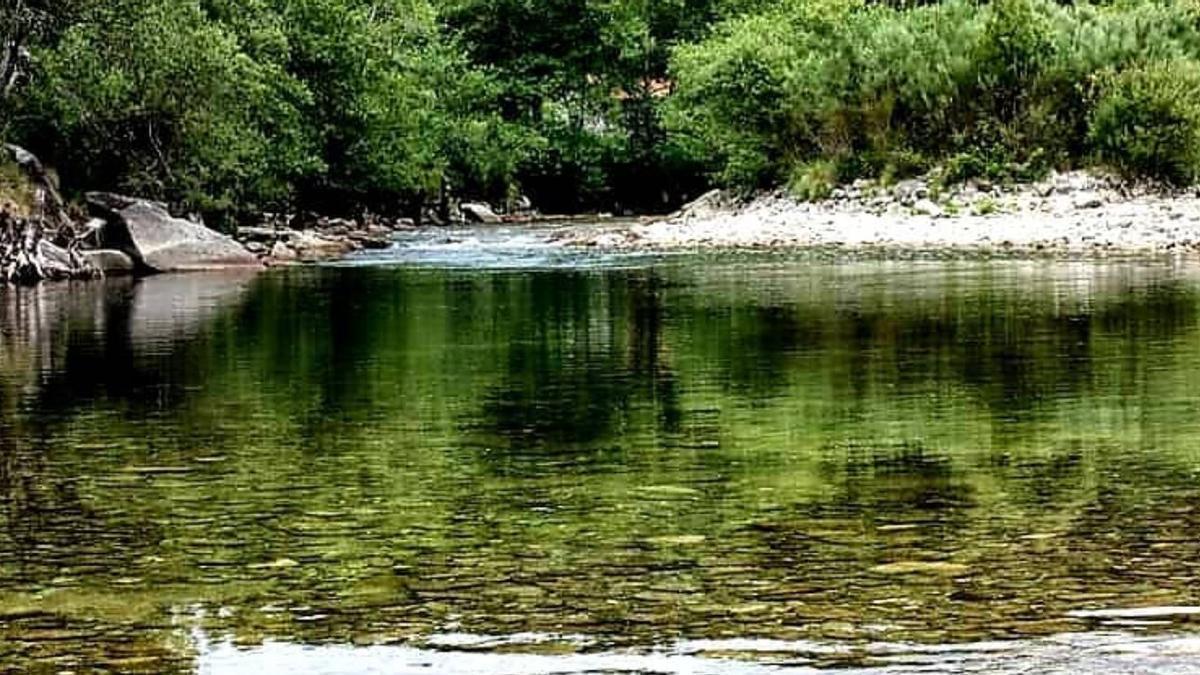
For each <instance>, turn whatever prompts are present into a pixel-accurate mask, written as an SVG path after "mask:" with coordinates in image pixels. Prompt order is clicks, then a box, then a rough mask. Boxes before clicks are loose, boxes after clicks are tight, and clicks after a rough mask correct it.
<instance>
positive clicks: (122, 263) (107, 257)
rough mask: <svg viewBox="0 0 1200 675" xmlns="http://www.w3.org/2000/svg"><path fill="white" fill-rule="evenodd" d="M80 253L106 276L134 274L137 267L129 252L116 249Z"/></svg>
mask: <svg viewBox="0 0 1200 675" xmlns="http://www.w3.org/2000/svg"><path fill="white" fill-rule="evenodd" d="M80 255H82V256H83V258H84V260H87V261H88V263H90V264H91V266H92V267H95V268H96V269H97V270H99V271H100V273H101V274H103V275H104V276H106V277H116V276H123V275H126V274H133V271H134V269H135V268H136V267H137V265H135V264H134V262H133V258H131V257H129V255H128V254H126V253H123V252H121V251H117V250H114V249H99V250H96V251H82V252H81V253H80Z"/></svg>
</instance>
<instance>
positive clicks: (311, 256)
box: [287, 231, 358, 260]
mask: <svg viewBox="0 0 1200 675" xmlns="http://www.w3.org/2000/svg"><path fill="white" fill-rule="evenodd" d="M287 245H288V246H289V247H291V248H292V249H293V250H294V251H295V253H296V256H297V257H299V258H300V259H301V260H326V259H329V258H337V257H340V256H343V255H346V254H347V253H350V252H351V251H354V250H355V249H357V248H358V246H356V245H355V244H354V242H352V241H349V240H347V239H343V238H334V237H329V236H324V235H321V234H317V233H315V232H306V231H294V232H292V233H291V234H290V236H289V237H288V239H287Z"/></svg>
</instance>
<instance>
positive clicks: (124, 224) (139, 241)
mask: <svg viewBox="0 0 1200 675" xmlns="http://www.w3.org/2000/svg"><path fill="white" fill-rule="evenodd" d="M87 201H88V204H89V205H90V206H92V207H93V208H94V209H96V210H98V211H100V212H101V213H103V214H104V215H105V216H106V218H107V221H108V222H107V224H106V225H105V228H104V236H103V237H102V239H103V244H104V246H105V248H115V249H118V250H121V251H123V252H125V253H126V254H128V255H129V256H130V257H131V258H132V259H133V260H134V261H135V262H136V263H137V265H138V266H139V267H142V268H145V269H147V270H150V271H152V272H185V271H196V270H217V269H230V268H243V267H260V266H261V264H260V263H259V262H258V258H256V257H255V256H254V255H253V254H252V253H250V252H249V251H247V250H246V249H245V247H243V246H242V245H241V244H239V243H237V242H236V241H234V240H233V239H232V238H230V237H227V236H225V235H223V234H220V233H218V232H214V231H213V230H210V229H208V228H207V227H205V226H204V225H202V224H199V223H193V222H191V221H189V220H185V219H183V218H175V217H173V216H171V214H170V213H168V212H167V209H166V207H165V206H164V205H162V204H159V203H157V202H151V201H148V200H144V199H133V198H130V197H123V196H121V195H113V194H107V193H89V194H88V195H87Z"/></svg>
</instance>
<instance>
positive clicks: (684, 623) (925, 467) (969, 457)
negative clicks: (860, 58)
mask: <svg viewBox="0 0 1200 675" xmlns="http://www.w3.org/2000/svg"><path fill="white" fill-rule="evenodd" d="M1198 533H1200V267H1197V266H1195V265H1194V264H1187V263H1178V262H1171V261H1158V260H1147V261H1117V262H1099V261H1093V262H1087V261H1076V262H1054V261H1020V260H1005V261H950V262H947V261H935V260H920V259H918V260H909V261H902V262H897V261H885V260H878V259H864V258H859V259H855V258H852V257H844V256H843V257H830V256H821V255H816V254H811V255H808V256H792V257H789V256H778V255H708V256H701V255H672V256H648V255H624V256H614V255H603V254H598V253H586V252H585V253H580V252H564V251H563V250H561V249H558V248H556V247H554V246H552V245H550V244H548V243H547V242H546V239H545V237H544V236H542V233H539V232H534V233H532V234H531V233H529V232H525V231H519V230H518V231H498V232H497V231H492V232H487V233H480V232H470V231H467V232H451V233H439V234H436V235H429V234H420V235H413V236H410V237H409V238H407V239H404V240H402V241H400V242H399V243H398V245H397V248H395V249H393V250H390V251H385V252H380V253H376V254H373V255H371V256H364V257H362V258H358V259H355V260H352V261H349V262H348V263H345V264H339V265H330V266H324V267H308V268H294V269H282V270H273V271H271V272H268V273H264V274H261V275H258V276H251V277H246V276H236V275H234V276H231V275H189V276H172V277H160V278H152V279H146V280H143V281H140V282H136V283H134V282H129V281H117V280H113V281H109V282H103V283H92V284H82V285H76V286H72V287H68V286H45V287H42V288H40V289H33V290H23V291H14V290H0V672H5V673H6V672H48V673H59V672H68V671H69V672H92V671H109V672H146V673H173V672H180V673H193V672H198V673H274V672H288V673H363V672H378V673H431V674H438V675H440V674H443V673H502V674H513V675H518V674H520V675H540V674H549V673H585V672H586V673H597V672H605V673H609V672H611V673H695V674H709V673H711V674H716V675H741V674H747V675H757V674H758V673H781V672H782V673H792V672H797V673H807V672H820V671H822V670H825V669H831V668H836V669H839V671H840V672H864V673H910V672H911V673H916V672H920V673H929V672H1002V673H1020V672H1062V673H1082V672H1147V673H1150V672H1171V673H1198V672H1200V609H1198V606H1200V583H1198V577H1200V534H1198Z"/></svg>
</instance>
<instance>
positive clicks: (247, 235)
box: [237, 227, 290, 242]
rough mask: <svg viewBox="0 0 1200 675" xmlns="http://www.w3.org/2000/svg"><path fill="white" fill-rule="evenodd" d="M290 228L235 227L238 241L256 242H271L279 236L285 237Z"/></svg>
mask: <svg viewBox="0 0 1200 675" xmlns="http://www.w3.org/2000/svg"><path fill="white" fill-rule="evenodd" d="M289 232H290V230H281V229H278V228H274V227H239V228H238V229H237V239H238V241H256V242H272V241H275V240H276V239H279V238H281V237H286V236H287V234H288V233H289Z"/></svg>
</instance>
